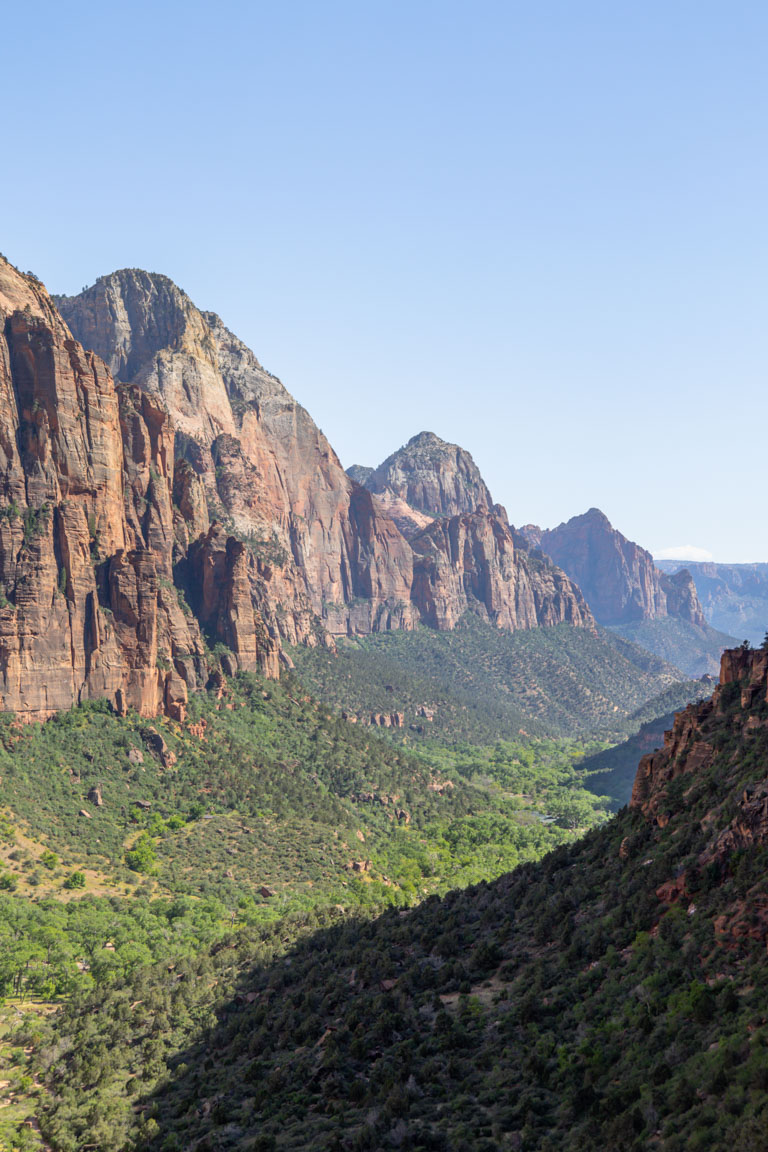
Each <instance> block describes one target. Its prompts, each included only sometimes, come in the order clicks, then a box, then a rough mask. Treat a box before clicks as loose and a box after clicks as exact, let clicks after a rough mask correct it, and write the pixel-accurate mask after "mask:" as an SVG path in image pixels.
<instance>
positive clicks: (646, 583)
mask: <svg viewBox="0 0 768 1152" xmlns="http://www.w3.org/2000/svg"><path fill="white" fill-rule="evenodd" d="M521 532H522V533H523V534H524V535H525V537H526V539H527V540H528V541H529V542H530V544H531V546H532V547H536V548H541V549H542V551H543V552H546V554H547V555H548V556H551V557H552V559H553V560H554V562H555V563H556V564H558V565H559V566H560V567H561V568H563V569H564V570H565V571H566V572H567V573H568V575H569V576H570V577H571V579H573V580H575V581H576V583H577V584H578V585H579V587H580V588H581V590H582V592H583V593H584V596H585V597H586V600H587V603H588V604H589V606H590V608H591V609H592V612H593V613H594V615H595V618H596V619H597V620H598V621H599V623H601V624H607V625H610V624H628V623H631V622H633V621H636V620H653V619H657V618H659V617H663V616H674V617H676V618H677V619H680V620H686V621H688V622H689V623H691V624H696V625H698V626H699V627H704V625H705V623H706V621H705V619H704V613H703V611H702V608H701V604H700V603H699V599H698V596H697V595H696V587H695V585H694V583H693V579H692V577H691V575H690V573H688V572H687V571H686V570H683V571H681V572H678V573H677V574H676V575H675V576H667V575H666V574H665V573H663V572H660V571H659V570H658V569H657V568H656V566H655V564H654V562H653V557H652V556H651V554H650V552H646V550H645V549H644V548H640V547H639V545H637V544H633V543H632V541H631V540H627V538H626V537H625V536H622V534H621V533H620V532H617V531H616V530H615V529H614V528H612V527H611V524H610V522H609V520H608V518H607V517H606V516H604V515H603V513H602V512H600V511H599V510H598V509H597V508H590V510H589V512H586V513H585V514H584V515H583V516H574V517H573V519H571V520H569V521H568V522H567V523H565V524H561V525H559V527H557V528H553V529H551V530H549V531H542V530H541V529H540V528H537V527H536V526H535V525H527V526H526V527H525V528H523V529H521Z"/></svg>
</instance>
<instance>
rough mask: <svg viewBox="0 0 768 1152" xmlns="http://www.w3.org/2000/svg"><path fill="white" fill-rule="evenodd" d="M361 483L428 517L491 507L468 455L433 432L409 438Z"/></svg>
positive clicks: (421, 433) (371, 490)
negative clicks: (480, 507) (391, 496)
mask: <svg viewBox="0 0 768 1152" xmlns="http://www.w3.org/2000/svg"><path fill="white" fill-rule="evenodd" d="M364 483H365V486H366V488H368V490H369V491H370V492H375V493H377V494H383V493H386V492H391V493H392V494H393V495H394V496H396V497H398V498H399V499H400V500H404V501H405V502H406V504H409V505H410V506H411V507H412V508H416V509H417V510H418V511H419V512H425V513H426V514H427V515H428V516H461V515H462V514H464V513H465V512H474V511H475V509H476V508H478V507H479V506H480V505H485V507H486V509H488V508H492V507H493V497H492V496H491V494H490V492H489V491H488V487H487V485H486V483H485V481H484V480H483V478H482V476H481V475H480V469H479V468H478V467H477V465H476V464H475V462H474V460H473V459H472V457H471V456H470V454H469V452H467V451H466V449H464V448H460V447H459V445H458V444H449V443H447V441H445V440H441V439H440V437H439V436H436V435H435V434H434V432H419V433H418V435H416V436H413V437H412V438H411V439H410V440H409V441H408V443H407V444H406V445H405V446H404V447H403V448H399V449H398V450H397V452H393V453H392V455H391V456H388V457H387V459H386V460H385V461H384V463H383V464H380V465H379V466H378V468H375V469H374V470H373V472H371V474H370V475H369V476H368V477H367V478H366V480H365V481H364Z"/></svg>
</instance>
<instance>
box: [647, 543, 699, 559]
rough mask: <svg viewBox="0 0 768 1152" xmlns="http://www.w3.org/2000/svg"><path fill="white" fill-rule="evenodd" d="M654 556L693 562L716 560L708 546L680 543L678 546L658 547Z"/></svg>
mask: <svg viewBox="0 0 768 1152" xmlns="http://www.w3.org/2000/svg"><path fill="white" fill-rule="evenodd" d="M653 558H654V560H689V561H691V563H694V562H697V563H703V562H705V561H707V560H714V556H713V555H712V553H711V552H708V551H707V550H706V548H696V547H695V545H693V544H680V545H678V546H677V547H676V548H657V549H655V550H654V552H653Z"/></svg>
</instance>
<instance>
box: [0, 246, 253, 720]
mask: <svg viewBox="0 0 768 1152" xmlns="http://www.w3.org/2000/svg"><path fill="white" fill-rule="evenodd" d="M0 333H1V334H0V597H1V598H0V708H1V709H3V710H12V711H15V712H18V713H19V714H21V715H23V716H27V717H34V718H44V717H46V716H49V715H50V714H51V713H52V712H55V711H57V710H59V709H62V708H67V707H69V706H70V705H71V704H73V703H76V702H79V701H82V700H86V699H89V698H93V697H107V698H108V699H110V700H111V701H112V702H113V704H114V705H115V707H116V708H117V710H118V711H120V712H125V711H126V710H127V709H128V708H135V709H137V710H138V711H139V712H141V713H143V714H145V715H153V714H155V713H156V712H158V711H159V710H165V711H166V712H167V713H168V714H169V715H171V716H176V717H177V718H179V719H181V718H183V715H184V711H185V706H186V700H187V694H188V691H189V690H190V689H195V688H197V687H199V686H201V685H202V684H205V682H206V679H207V676H208V666H207V661H206V656H205V645H204V643H203V640H202V636H201V634H200V628H199V625H198V621H197V620H196V619H195V617H194V615H193V614H191V613H190V612H186V613H185V612H184V610H183V606H182V603H181V602H180V599H179V594H178V590H177V588H176V587H175V586H174V561H175V560H178V558H179V556H180V555H181V554H183V552H184V551H185V549H186V547H187V546H188V539H182V540H181V541H180V539H179V533H180V528H181V526H182V525H186V523H187V519H188V520H189V522H190V524H192V526H193V530H198V531H202V530H203V528H204V526H205V514H204V510H203V508H202V506H201V503H200V500H199V499H197V501H196V500H195V498H194V497H195V494H194V491H193V486H189V487H188V491H187V492H186V497H187V500H186V505H185V504H184V501H183V500H182V501H181V507H182V509H184V510H183V511H180V510H179V509H178V508H174V504H173V499H172V493H173V490H174V456H175V453H174V440H175V429H174V426H173V422H172V419H171V416H170V414H169V412H168V410H167V408H166V406H165V404H164V403H163V401H162V398H161V397H159V396H158V395H157V394H153V393H150V392H147V391H143V390H142V389H140V388H134V387H131V386H117V385H116V384H115V382H114V380H113V378H112V376H111V375H110V372H109V371H108V370H107V368H106V366H105V365H104V363H103V361H102V360H101V359H100V358H99V356H98V355H96V354H94V353H93V352H87V351H85V350H84V349H83V347H82V346H81V345H80V344H79V343H78V342H77V341H76V340H75V339H73V336H72V333H71V332H70V330H69V329H68V327H67V326H66V324H65V323H64V322H63V321H62V319H61V317H60V315H59V314H58V313H57V311H56V309H55V308H54V306H53V304H52V301H51V299H50V298H49V296H48V294H47V293H46V291H45V289H44V288H43V286H42V285H41V284H40V283H39V282H38V281H37V280H35V279H34V278H33V277H30V276H23V275H22V274H20V273H19V272H17V271H16V269H14V268H13V267H12V266H11V265H10V264H8V263H7V261H5V260H2V259H0ZM185 517H186V518H187V519H185ZM188 535H189V532H188V531H187V536H188ZM181 536H182V537H183V536H184V532H181ZM238 578H239V579H240V582H241V583H242V579H243V576H242V573H237V572H233V574H232V579H231V580H230V582H229V584H227V585H225V586H224V590H225V594H226V595H227V596H229V601H230V607H229V617H228V618H227V619H228V631H227V640H226V642H228V643H231V645H232V647H233V651H234V652H235V654H236V655H235V659H236V661H237V666H238V667H241V668H251V669H256V668H262V669H263V670H264V671H266V672H267V673H271V674H275V672H276V668H275V664H274V660H273V653H272V647H273V645H270V643H269V638H268V637H265V641H264V644H263V645H260V644H259V643H258V642H253V641H251V640H249V639H248V637H249V635H250V634H251V633H253V632H254V631H256V632H258V622H255V623H254V620H253V618H252V621H251V623H250V624H248V623H247V622H246V623H245V624H243V623H242V622H241V621H240V619H239V618H238V619H237V620H236V621H235V622H234V623H233V622H232V619H233V614H234V615H237V611H238V608H237V606H238V603H239V601H238V595H237V594H236V591H235V588H236V585H237V579H238ZM240 599H242V595H241V596H240ZM262 634H264V629H263V623H262ZM214 636H215V638H216V639H224V636H223V635H220V634H219V633H214Z"/></svg>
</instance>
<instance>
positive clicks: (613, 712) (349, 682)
mask: <svg viewBox="0 0 768 1152" xmlns="http://www.w3.org/2000/svg"><path fill="white" fill-rule="evenodd" d="M292 655H293V658H294V660H295V662H296V667H297V670H298V672H299V674H300V675H301V677H302V678H303V679H304V680H305V682H306V683H307V684H308V685H310V687H311V689H312V691H313V692H315V693H316V694H317V695H318V696H319V697H320V698H321V699H323V700H325V701H327V702H328V703H331V704H333V705H335V706H336V707H338V708H342V709H344V710H346V711H347V712H348V713H350V714H351V715H353V716H354V717H355V718H357V719H358V722H368V721H370V718H371V716H372V715H375V714H384V715H386V714H390V713H392V712H400V713H402V716H403V727H402V728H401V729H394V730H393V732H392V734H393V735H394V736H395V737H403V738H406V739H407V740H408V741H409V742H411V743H414V742H418V741H419V740H422V739H428V740H440V741H445V742H449V743H451V742H460V741H470V742H472V743H491V742H493V741H495V740H496V739H498V738H499V737H501V738H506V739H514V738H516V737H517V736H518V735H519V733H520V731H521V730H522V731H523V732H525V733H528V734H529V735H562V736H577V735H600V736H603V737H605V738H606V739H614V740H616V739H619V740H620V739H623V738H624V737H625V736H627V735H628V734H630V733H631V732H634V731H636V730H637V727H638V726H639V724H640V723H641V722H642V720H641V719H638V718H637V717H638V716H641V717H642V719H650V718H651V716H652V715H656V714H658V712H659V711H664V712H668V711H669V710H670V709H671V708H675V707H683V706H684V705H685V704H686V703H688V701H689V700H691V699H695V698H697V697H698V696H700V695H701V685H699V684H697V683H696V682H695V681H693V682H692V681H686V680H685V678H684V677H683V676H681V674H680V673H679V671H678V670H677V669H676V668H674V667H672V666H671V665H669V664H666V663H665V662H664V661H663V660H661V659H660V658H659V657H657V656H652V655H651V654H650V653H648V652H646V651H643V650H642V649H639V648H637V647H636V646H635V645H634V644H631V643H629V642H628V641H626V640H623V639H622V638H621V637H619V636H615V635H613V634H612V633H611V632H608V631H606V630H604V629H598V631H597V632H596V633H592V632H589V631H587V630H586V629H583V628H572V627H571V626H570V625H567V624H563V625H560V626H558V627H556V628H535V629H532V630H531V631H530V632H515V633H510V632H504V631H501V630H499V629H496V628H493V627H491V626H490V625H489V624H486V623H484V622H483V621H481V620H480V619H478V618H477V617H474V616H471V615H468V616H466V617H465V618H464V619H463V620H462V621H461V623H460V625H459V626H458V627H457V628H456V629H455V630H454V631H453V632H435V631H433V630H431V629H427V628H421V629H417V630H416V631H414V632H397V633H390V634H383V635H375V636H370V637H366V638H365V639H361V640H358V641H354V642H346V643H339V645H338V648H337V651H336V652H335V653H334V652H329V651H327V650H326V649H320V648H316V649H308V648H303V649H297V650H295V651H294V652H293V653H292ZM662 695H663V696H664V702H663V703H662V704H661V706H660V707H659V708H658V710H657V712H651V714H650V715H648V714H646V705H648V703H649V702H650V701H654V704H653V706H654V707H656V701H657V698H658V697H660V696H662Z"/></svg>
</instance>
